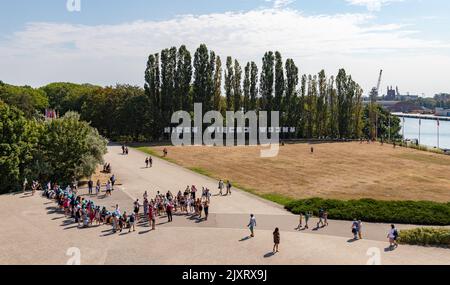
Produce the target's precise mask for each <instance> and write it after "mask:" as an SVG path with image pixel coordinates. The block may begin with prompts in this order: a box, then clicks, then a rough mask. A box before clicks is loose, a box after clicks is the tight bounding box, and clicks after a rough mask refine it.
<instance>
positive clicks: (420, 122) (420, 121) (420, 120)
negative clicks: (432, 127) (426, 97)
mask: <svg viewBox="0 0 450 285" xmlns="http://www.w3.org/2000/svg"><path fill="white" fill-rule="evenodd" d="M421 126H422V119H419V145H420V128H421Z"/></svg>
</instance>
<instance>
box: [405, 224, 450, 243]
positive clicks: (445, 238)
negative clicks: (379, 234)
mask: <svg viewBox="0 0 450 285" xmlns="http://www.w3.org/2000/svg"><path fill="white" fill-rule="evenodd" d="M399 242H400V243H403V244H412V245H425V246H444V247H449V246H450V229H437V228H417V229H411V230H401V231H400V233H399Z"/></svg>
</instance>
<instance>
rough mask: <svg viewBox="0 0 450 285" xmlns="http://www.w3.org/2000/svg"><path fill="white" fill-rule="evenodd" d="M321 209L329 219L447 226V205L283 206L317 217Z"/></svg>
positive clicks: (449, 207) (325, 202)
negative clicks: (310, 213) (311, 213)
mask: <svg viewBox="0 0 450 285" xmlns="http://www.w3.org/2000/svg"><path fill="white" fill-rule="evenodd" d="M320 208H324V209H326V210H327V211H328V217H329V218H330V219H336V220H353V219H361V220H364V221H366V222H380V223H401V224H417V225H450V203H436V202H429V201H377V200H372V199H362V200H350V201H341V200H325V199H321V198H313V199H306V200H297V201H293V202H290V203H288V204H287V205H286V209H287V210H289V211H291V212H292V213H294V214H298V213H305V212H306V211H311V212H313V213H314V214H316V215H317V214H318V210H319V209H320Z"/></svg>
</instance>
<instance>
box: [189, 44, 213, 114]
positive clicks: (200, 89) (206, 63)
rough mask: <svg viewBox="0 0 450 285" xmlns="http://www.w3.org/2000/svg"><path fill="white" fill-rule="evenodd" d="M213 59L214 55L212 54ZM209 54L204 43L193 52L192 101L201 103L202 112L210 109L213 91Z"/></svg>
mask: <svg viewBox="0 0 450 285" xmlns="http://www.w3.org/2000/svg"><path fill="white" fill-rule="evenodd" d="M214 59H215V56H214ZM211 62H214V60H212V61H210V54H209V53H208V48H207V47H206V45H205V44H202V45H200V47H199V48H198V49H197V51H196V52H195V56H194V69H195V71H194V85H193V92H194V103H202V104H203V113H205V112H206V111H209V110H211V108H212V104H213V96H214V94H213V92H214V75H213V72H214V66H211Z"/></svg>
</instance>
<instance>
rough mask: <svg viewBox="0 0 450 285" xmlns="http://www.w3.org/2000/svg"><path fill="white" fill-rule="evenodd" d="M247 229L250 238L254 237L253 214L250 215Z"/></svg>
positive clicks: (254, 220) (254, 223) (254, 224)
mask: <svg viewBox="0 0 450 285" xmlns="http://www.w3.org/2000/svg"><path fill="white" fill-rule="evenodd" d="M247 227H248V228H249V229H250V236H251V237H255V232H254V230H255V227H256V218H255V215H253V214H251V215H250V221H249V223H248V225H247Z"/></svg>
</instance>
